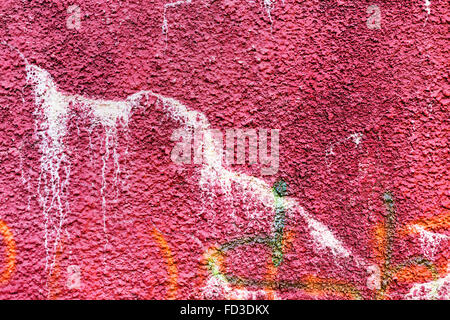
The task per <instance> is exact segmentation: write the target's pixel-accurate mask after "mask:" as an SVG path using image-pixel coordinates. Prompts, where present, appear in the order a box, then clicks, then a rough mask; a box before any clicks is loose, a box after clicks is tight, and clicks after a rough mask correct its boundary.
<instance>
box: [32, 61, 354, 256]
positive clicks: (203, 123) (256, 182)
mask: <svg viewBox="0 0 450 320" xmlns="http://www.w3.org/2000/svg"><path fill="white" fill-rule="evenodd" d="M27 74H28V79H29V80H30V82H32V83H33V85H34V90H35V101H36V106H37V109H36V114H37V116H38V120H39V121H38V122H37V129H38V135H39V137H40V140H41V150H42V153H43V155H42V157H41V179H42V180H43V181H40V186H41V185H42V186H43V187H44V191H43V192H39V194H40V195H41V204H42V206H43V213H44V216H45V219H46V226H47V225H48V224H50V226H51V227H53V228H55V227H56V230H57V231H56V233H57V237H56V239H55V241H54V248H55V249H56V246H57V244H58V241H59V234H60V228H61V227H62V225H63V222H64V217H65V215H66V214H67V212H68V211H69V210H68V202H67V200H66V199H65V198H66V187H67V184H68V181H69V176H70V163H69V160H68V159H67V156H66V154H65V150H64V141H63V138H64V136H65V134H66V125H67V120H68V118H69V116H70V112H69V104H70V103H72V104H76V105H82V106H84V108H85V110H86V111H87V112H88V113H89V114H91V115H92V118H93V121H94V123H100V124H101V125H102V126H103V127H104V129H105V142H104V144H105V155H104V157H103V159H102V160H103V169H102V181H103V182H102V188H101V195H102V208H103V217H104V219H103V223H104V231H105V233H106V220H105V219H106V218H105V216H106V215H105V214H106V200H105V194H104V192H105V187H106V178H105V170H106V162H107V160H108V159H109V157H110V147H112V149H113V151H112V153H113V156H114V158H115V160H114V162H115V163H116V164H118V162H117V157H118V156H117V153H116V145H117V141H116V139H117V138H116V134H117V125H118V124H119V123H121V124H122V125H123V126H124V127H126V126H127V124H128V120H129V118H130V115H131V111H132V108H133V107H138V106H140V102H141V99H142V98H144V97H145V98H146V99H148V98H149V97H156V98H157V103H161V104H162V106H163V107H164V108H165V109H166V111H168V113H169V114H170V115H171V117H172V118H173V119H174V120H175V121H179V122H181V123H183V124H184V126H185V127H186V128H187V129H188V128H191V129H195V130H197V131H199V130H204V140H203V143H204V158H205V161H204V163H203V165H202V167H201V168H200V173H201V177H200V181H199V185H200V187H201V189H202V190H204V191H207V190H211V188H212V189H213V190H214V188H216V187H219V188H220V189H221V190H222V191H223V192H225V193H226V194H228V196H229V197H231V198H232V197H233V195H232V194H231V189H232V185H233V186H236V187H239V188H240V189H242V190H243V191H245V192H246V194H247V195H248V196H249V200H256V201H258V202H259V203H261V204H262V205H264V206H265V207H267V208H268V209H269V210H270V212H275V198H274V195H273V193H272V189H271V187H270V186H269V185H268V184H267V183H266V182H265V181H263V180H262V179H259V178H256V177H253V176H248V175H246V174H243V173H239V172H234V171H231V170H228V169H226V168H224V167H223V166H222V153H221V150H220V151H219V150H216V147H217V145H216V144H215V143H214V140H213V139H214V138H213V136H212V134H211V130H209V129H210V125H209V122H208V121H207V119H206V116H205V115H204V114H202V113H200V112H196V111H191V110H188V109H187V108H186V106H184V105H183V104H181V103H180V102H179V101H177V100H175V99H173V98H167V97H164V96H162V95H159V94H156V93H153V92H152V91H140V92H137V93H135V94H133V95H131V96H129V97H127V98H126V100H123V101H108V100H93V99H87V98H84V97H81V96H78V95H67V94H64V93H61V92H60V91H58V89H57V87H56V85H55V84H54V82H53V80H52V78H51V76H50V75H49V74H48V72H47V71H45V70H43V69H41V68H39V67H37V66H34V65H29V66H27ZM111 140H112V142H111ZM60 170H63V171H64V172H65V178H64V179H63V180H62V179H61V178H60V177H59V171H60ZM115 170H116V171H119V170H120V168H119V167H118V165H117V168H115ZM49 198H50V199H51V201H50V205H49V204H48V202H49V201H48V199H49ZM55 201H56V209H57V211H58V212H59V221H58V224H57V225H55V224H54V222H53V221H52V220H50V219H49V212H50V210H51V209H53V208H54V206H55V204H54V203H55ZM286 206H287V207H288V209H289V210H292V211H291V212H292V213H294V214H295V213H296V214H299V215H300V216H301V217H302V218H303V219H304V220H305V221H306V223H307V225H308V228H309V231H310V234H311V236H312V237H313V239H314V240H315V243H316V245H317V247H318V248H319V249H325V248H327V249H329V250H330V251H331V253H332V254H333V255H335V256H338V257H349V256H351V253H350V252H349V251H348V250H347V249H346V248H345V247H344V246H343V244H342V243H341V242H340V241H339V240H338V239H337V238H336V237H335V236H334V235H333V233H332V232H331V231H330V230H329V229H328V228H327V227H326V226H325V225H324V224H322V223H321V222H319V221H318V220H316V219H314V218H312V217H311V216H310V215H309V214H307V213H306V212H305V211H304V209H303V208H302V207H301V206H300V205H299V204H298V203H297V202H296V201H295V200H294V199H291V198H287V199H286ZM50 231H51V230H50ZM50 231H49V230H48V229H47V227H46V236H45V239H46V246H47V241H48V232H50ZM357 260H359V261H362V260H361V259H359V258H357Z"/></svg>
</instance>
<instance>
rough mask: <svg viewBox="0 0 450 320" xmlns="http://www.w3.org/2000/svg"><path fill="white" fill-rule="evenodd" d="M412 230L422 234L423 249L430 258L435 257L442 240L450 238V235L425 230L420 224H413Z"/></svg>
mask: <svg viewBox="0 0 450 320" xmlns="http://www.w3.org/2000/svg"><path fill="white" fill-rule="evenodd" d="M411 230H412V231H413V232H415V233H418V234H419V235H420V242H421V247H422V251H423V252H424V254H425V256H427V258H430V259H433V258H434V255H435V254H436V252H437V250H438V248H439V245H440V244H441V242H442V241H444V240H449V239H450V237H448V236H446V235H445V234H440V233H436V232H431V231H428V230H425V228H424V227H422V226H419V225H413V226H412V227H411Z"/></svg>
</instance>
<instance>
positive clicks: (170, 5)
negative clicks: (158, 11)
mask: <svg viewBox="0 0 450 320" xmlns="http://www.w3.org/2000/svg"><path fill="white" fill-rule="evenodd" d="M191 2H192V0H180V1H175V2H170V3H166V4H165V5H164V11H163V24H162V33H163V35H165V36H166V41H167V32H168V31H169V25H168V23H167V17H166V14H167V10H168V9H169V8H175V7H176V6H179V5H182V4H190V3H191Z"/></svg>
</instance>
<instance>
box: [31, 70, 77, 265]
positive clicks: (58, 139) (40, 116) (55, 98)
mask: <svg viewBox="0 0 450 320" xmlns="http://www.w3.org/2000/svg"><path fill="white" fill-rule="evenodd" d="M26 72H27V81H28V83H30V84H32V85H33V87H34V96H35V104H36V109H35V112H34V114H35V116H36V118H37V120H36V134H37V135H38V137H39V140H40V146H39V147H40V151H41V153H42V155H41V159H40V162H41V171H40V175H39V184H38V199H39V203H40V205H41V206H42V210H43V215H44V220H45V222H44V230H45V233H44V246H45V249H46V252H47V255H46V269H47V268H48V265H49V257H50V252H52V254H53V261H52V266H53V264H54V259H55V256H56V249H57V246H58V243H59V240H60V236H61V228H62V225H63V222H64V218H65V216H66V214H67V212H68V211H69V203H68V201H67V200H66V196H67V195H66V191H67V186H68V183H69V176H70V163H69V161H68V159H67V155H66V153H65V150H64V142H63V138H64V136H65V135H66V130H67V128H66V125H67V119H68V113H69V111H68V104H69V101H68V100H67V99H66V97H65V96H64V95H63V94H61V93H60V92H59V91H58V90H57V89H56V86H55V84H54V83H53V80H52V78H51V77H50V75H49V74H48V72H47V71H45V70H43V69H40V68H39V67H36V66H33V65H27V66H26ZM60 171H62V172H63V173H65V176H63V177H60V175H59V174H60ZM55 215H56V216H55ZM49 242H53V243H49ZM49 246H53V249H51V248H50V247H49Z"/></svg>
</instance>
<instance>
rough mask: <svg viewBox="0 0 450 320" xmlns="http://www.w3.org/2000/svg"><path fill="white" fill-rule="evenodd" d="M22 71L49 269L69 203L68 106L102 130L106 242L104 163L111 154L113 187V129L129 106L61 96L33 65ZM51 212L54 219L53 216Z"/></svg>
mask: <svg viewBox="0 0 450 320" xmlns="http://www.w3.org/2000/svg"><path fill="white" fill-rule="evenodd" d="M26 72H27V81H28V83H30V84H31V85H32V86H33V88H34V94H35V104H36V110H35V116H36V118H37V120H36V133H37V135H38V137H39V140H40V151H41V153H42V156H41V159H40V160H41V161H40V162H41V173H40V177H39V187H38V195H39V200H40V204H41V206H42V208H43V215H44V219H45V226H44V229H45V235H44V243H45V248H46V251H47V259H46V262H47V263H46V269H47V268H48V262H49V258H50V256H51V255H53V262H52V265H51V266H53V264H54V258H55V255H56V248H57V246H58V243H59V240H60V235H61V229H62V227H63V224H64V219H65V217H66V215H67V214H68V213H69V203H68V201H67V200H66V198H67V186H68V183H69V177H70V161H69V159H68V157H67V155H66V150H65V146H64V138H65V136H66V133H67V122H68V120H69V119H70V117H71V116H72V115H73V112H71V110H70V105H71V104H72V106H74V105H78V106H82V107H83V110H84V111H85V112H86V113H87V114H88V115H89V116H90V117H91V120H92V125H93V126H95V125H101V126H102V127H103V128H104V130H105V137H104V142H103V144H104V148H105V153H104V155H103V156H102V161H103V166H102V187H101V190H100V193H101V197H102V212H103V230H104V233H105V240H106V243H107V242H108V240H107V230H106V195H105V189H106V177H105V175H106V170H107V162H108V160H109V158H110V155H111V153H112V154H113V159H114V171H115V175H114V183H115V184H116V183H117V180H118V176H119V173H120V167H119V162H118V160H119V156H118V154H117V149H116V148H117V127H118V125H119V124H121V125H122V126H123V127H124V128H126V127H127V125H128V119H129V116H130V112H131V106H130V104H129V103H127V102H125V101H119V102H117V101H109V100H95V99H86V98H84V97H81V96H78V95H68V94H65V93H62V92H60V91H59V90H58V88H57V86H56V84H55V83H54V82H53V79H52V77H51V75H50V74H49V73H48V72H47V71H45V70H44V69H42V68H39V67H37V66H35V65H27V67H26ZM91 129H92V128H91ZM90 141H91V138H90ZM60 171H62V172H63V173H64V174H65V175H64V177H63V178H61V177H60ZM55 211H56V213H57V217H54V212H55ZM52 213H53V214H52ZM49 242H52V243H49ZM49 245H53V249H50V248H49ZM105 247H106V244H105ZM50 269H51V268H50Z"/></svg>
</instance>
